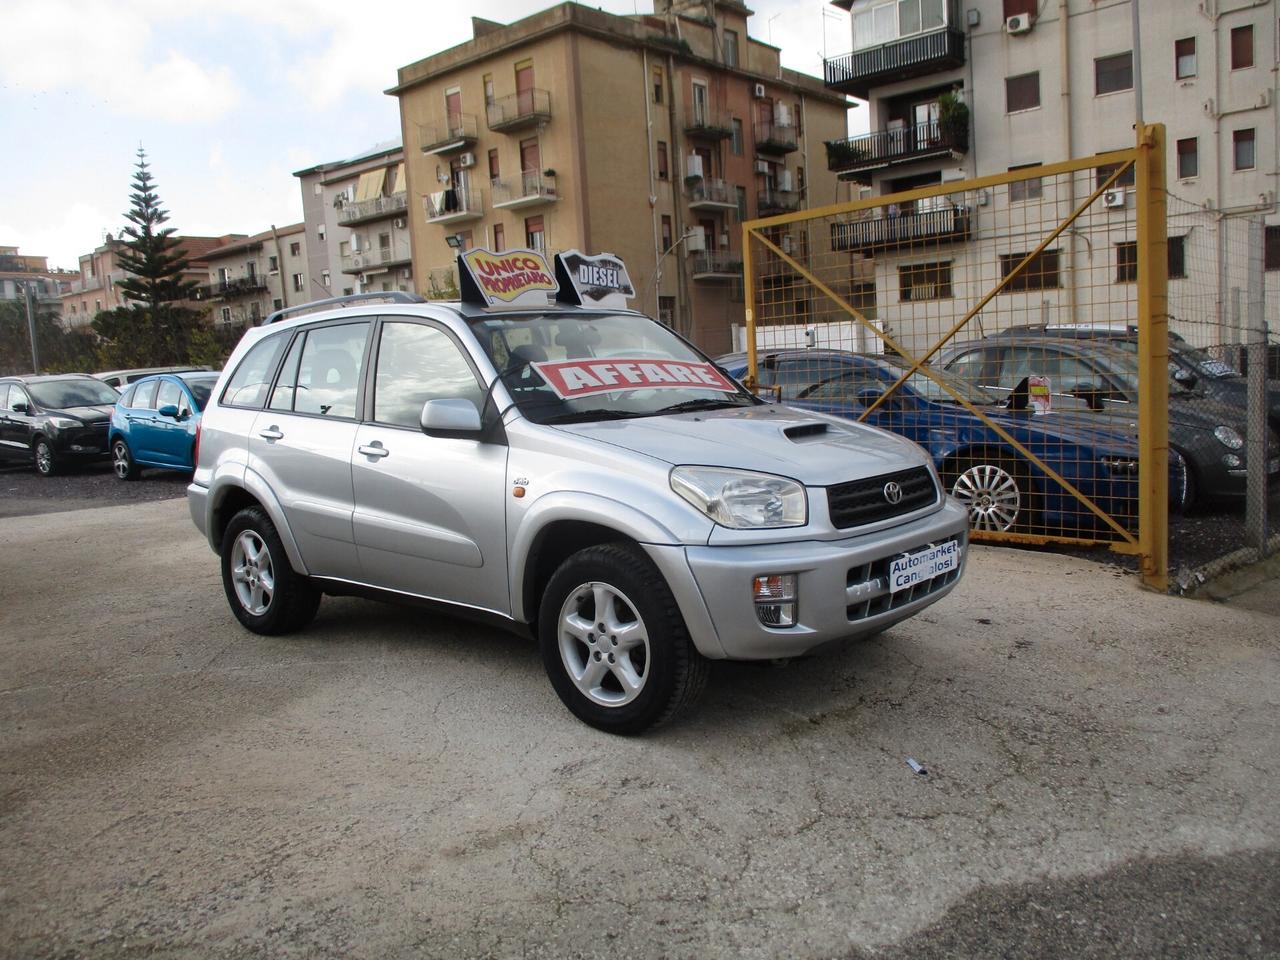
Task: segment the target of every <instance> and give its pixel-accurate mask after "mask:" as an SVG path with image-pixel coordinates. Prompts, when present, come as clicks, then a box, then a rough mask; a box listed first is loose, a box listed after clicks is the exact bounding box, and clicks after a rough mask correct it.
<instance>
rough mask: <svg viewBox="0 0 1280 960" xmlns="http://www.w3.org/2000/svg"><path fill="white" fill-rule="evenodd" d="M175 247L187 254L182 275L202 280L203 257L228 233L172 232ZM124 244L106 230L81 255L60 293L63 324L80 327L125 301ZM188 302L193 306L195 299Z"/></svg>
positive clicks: (205, 275) (126, 302)
mask: <svg viewBox="0 0 1280 960" xmlns="http://www.w3.org/2000/svg"><path fill="white" fill-rule="evenodd" d="M174 239H175V240H177V241H178V249H179V250H181V251H182V255H183V256H184V257H186V258H187V268H186V270H185V271H184V272H183V276H184V278H185V279H187V280H191V281H194V282H195V283H205V282H206V280H207V276H208V270H207V268H206V266H205V261H204V257H205V254H207V253H208V252H209V251H210V250H212V249H214V248H215V247H219V246H222V245H223V244H225V243H226V242H227V240H228V239H229V237H226V236H223V237H185V236H175V237H174ZM124 248H125V243H124V241H123V240H120V239H117V238H115V237H112V236H111V234H109V233H108V234H107V235H106V236H105V237H104V239H103V242H102V244H101V245H100V246H98V247H97V248H96V249H95V250H94V251H93V252H92V253H86V254H84V255H82V256H81V257H80V271H79V274H78V275H76V276H75V277H74V279H73V280H72V281H71V282H70V284H69V285H68V289H67V290H66V291H65V292H64V293H63V294H62V295H61V297H60V299H61V301H62V323H63V326H65V327H68V328H70V327H80V326H84V325H85V324H88V323H91V322H93V318H94V317H95V316H96V315H97V314H98V312H99V311H100V310H114V309H115V308H116V307H123V306H127V305H128V300H127V299H126V298H125V296H124V294H123V293H122V292H121V290H120V288H119V284H120V281H121V280H124V279H125V278H126V277H128V276H130V274H129V273H128V271H126V270H125V269H124V267H123V266H122V265H121V264H120V261H119V254H120V251H121V250H123V249H124ZM187 306H192V307H196V306H198V304H196V303H195V302H194V301H193V302H191V303H188V304H187Z"/></svg>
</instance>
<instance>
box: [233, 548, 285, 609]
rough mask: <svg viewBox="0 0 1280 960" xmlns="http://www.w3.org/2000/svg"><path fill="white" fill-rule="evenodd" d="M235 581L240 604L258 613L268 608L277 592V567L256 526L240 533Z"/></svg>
mask: <svg viewBox="0 0 1280 960" xmlns="http://www.w3.org/2000/svg"><path fill="white" fill-rule="evenodd" d="M231 581H232V583H234V584H235V588H236V599H237V600H239V601H240V606H242V607H243V608H244V609H245V610H246V611H247V612H249V613H251V614H253V615H254V616H255V617H260V616H262V615H263V614H264V613H266V612H267V610H268V609H269V608H270V606H271V600H272V598H273V597H274V596H275V592H276V578H275V571H274V570H273V569H272V566H271V551H270V550H268V549H267V545H266V543H265V542H264V541H263V539H262V537H260V536H258V535H257V534H256V533H254V532H253V531H252V530H246V531H244V533H242V534H240V536H238V537H236V542H235V546H233V547H232V548H231Z"/></svg>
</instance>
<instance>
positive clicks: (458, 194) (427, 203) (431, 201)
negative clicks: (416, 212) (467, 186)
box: [422, 189, 484, 224]
mask: <svg viewBox="0 0 1280 960" xmlns="http://www.w3.org/2000/svg"><path fill="white" fill-rule="evenodd" d="M422 208H423V209H424V210H425V211H426V214H427V223H441V224H444V223H459V222H461V221H463V220H475V219H477V218H479V217H483V216H484V202H483V201H482V200H481V199H480V191H479V190H457V189H449V190H441V191H440V192H439V193H431V194H428V195H427V196H425V197H423V198H422Z"/></svg>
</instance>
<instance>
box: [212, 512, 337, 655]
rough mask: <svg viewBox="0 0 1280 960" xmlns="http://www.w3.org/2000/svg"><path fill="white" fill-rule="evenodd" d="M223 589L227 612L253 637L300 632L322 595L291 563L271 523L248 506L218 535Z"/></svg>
mask: <svg viewBox="0 0 1280 960" xmlns="http://www.w3.org/2000/svg"><path fill="white" fill-rule="evenodd" d="M220 553H221V557H222V586H223V589H224V590H225V591H226V594H227V602H228V603H229V604H230V605H231V612H232V613H234V614H235V615H236V619H237V620H239V621H240V623H241V624H243V625H244V626H245V627H246V628H247V629H249V630H252V631H253V632H254V633H260V634H264V635H267V636H274V635H278V634H282V633H291V632H293V631H294V630H301V629H302V628H303V627H305V626H306V625H307V624H308V623H310V622H311V620H312V618H314V617H315V615H316V610H317V608H319V606H320V591H319V590H317V589H316V588H315V586H314V585H312V584H311V582H310V581H309V580H307V578H306V577H303V576H300V575H299V574H298V573H296V572H295V571H294V569H293V567H292V566H291V565H290V564H289V557H288V555H287V554H286V553H285V551H284V544H283V543H282V542H281V540H280V535H279V534H278V533H277V532H276V527H275V524H274V523H272V522H271V518H270V517H268V516H267V514H266V512H265V511H264V510H263V509H262V508H261V507H246V508H245V509H243V510H241V511H240V512H239V513H237V514H236V515H235V516H234V517H232V518H231V522H230V523H229V524H227V529H226V530H225V531H224V532H223V534H222V550H221V551H220Z"/></svg>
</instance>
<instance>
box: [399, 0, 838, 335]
mask: <svg viewBox="0 0 1280 960" xmlns="http://www.w3.org/2000/svg"><path fill="white" fill-rule="evenodd" d="M654 7H655V13H654V14H652V15H636V16H615V15H612V14H608V13H603V12H601V11H598V10H594V9H591V8H589V7H585V6H582V5H580V4H577V3H562V4H559V5H558V6H555V7H552V8H550V9H547V10H544V11H542V12H541V13H537V14H534V15H532V16H529V17H526V18H524V19H522V20H518V21H516V22H514V23H511V24H499V23H493V22H491V21H487V20H481V19H479V18H473V20H472V24H473V38H472V39H471V40H470V41H468V42H466V43H463V44H461V45H459V46H456V47H453V48H452V49H449V50H445V51H443V52H441V53H438V54H435V55H433V56H430V57H427V58H425V59H423V60H420V61H418V62H416V63H412V64H410V65H408V66H406V67H403V68H402V69H401V70H400V71H399V75H398V83H397V85H396V86H395V87H393V88H392V89H391V90H389V91H388V93H389V94H391V95H393V96H396V97H398V98H399V101H400V116H401V126H402V131H401V132H402V134H403V138H404V141H403V142H404V143H405V145H406V149H405V161H406V171H407V173H408V186H409V191H408V192H409V197H408V202H409V209H410V211H411V217H410V225H411V231H412V236H413V259H414V271H415V276H416V277H417V287H418V290H419V291H420V292H422V293H424V294H426V295H429V296H431V295H447V294H448V293H449V291H451V290H456V274H455V272H454V263H455V258H456V254H457V252H458V250H459V249H465V248H468V247H472V246H483V247H486V248H488V249H490V250H496V251H501V250H504V249H508V248H514V247H532V248H535V249H540V250H543V251H545V252H547V253H548V254H551V253H555V252H558V251H561V250H566V249H575V248H576V249H580V250H583V251H584V252H590V253H599V252H606V251H607V252H610V253H614V254H616V255H618V256H621V257H622V258H623V259H624V260H625V261H626V263H627V265H628V270H629V272H630V275H631V278H632V281H633V283H634V284H635V287H636V294H637V296H636V300H635V301H634V304H633V305H634V306H635V307H636V308H637V309H640V310H643V311H645V312H647V313H650V314H651V315H653V316H655V317H658V318H660V319H661V320H663V321H664V322H666V323H669V324H671V325H673V326H674V327H675V328H676V329H677V330H679V331H681V332H682V333H685V334H686V335H688V336H690V337H692V338H693V339H694V340H695V342H697V343H698V344H699V345H700V346H702V347H703V348H704V349H706V350H708V351H710V352H712V353H715V352H719V351H724V350H728V349H730V347H731V328H732V327H733V326H734V325H738V324H741V323H742V321H743V309H744V308H743V291H742V257H743V253H742V249H741V230H740V226H739V224H740V223H741V221H743V220H745V219H749V218H754V217H756V216H758V215H765V214H773V213H782V212H788V211H794V210H798V209H801V208H804V207H807V206H810V205H817V204H827V203H832V202H834V201H835V200H837V199H838V198H839V196H840V194H839V193H838V190H839V189H840V184H839V182H838V180H837V177H836V174H835V173H834V172H832V171H830V170H828V169H827V168H826V163H825V155H824V150H823V146H822V144H823V142H824V141H827V140H833V139H838V138H841V137H843V136H845V133H846V131H847V126H846V113H847V110H848V107H849V106H850V104H849V102H848V100H847V98H846V97H845V96H844V95H843V94H840V93H837V92H835V91H832V90H830V89H827V88H825V87H824V86H823V84H822V83H821V81H819V80H817V79H816V78H813V77H809V76H805V75H803V74H800V73H797V72H795V71H792V70H788V69H784V68H783V67H782V66H781V64H780V61H779V52H778V49H777V48H776V47H772V46H770V45H768V44H765V43H761V42H760V41H758V40H756V39H754V38H752V37H750V36H749V35H748V20H749V18H750V17H751V11H750V10H748V9H747V8H746V7H745V6H744V5H743V4H741V3H739V2H736V0H706V2H693V0H657V2H656V3H655V4H654ZM846 193H847V190H846Z"/></svg>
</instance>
